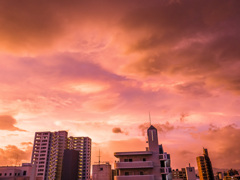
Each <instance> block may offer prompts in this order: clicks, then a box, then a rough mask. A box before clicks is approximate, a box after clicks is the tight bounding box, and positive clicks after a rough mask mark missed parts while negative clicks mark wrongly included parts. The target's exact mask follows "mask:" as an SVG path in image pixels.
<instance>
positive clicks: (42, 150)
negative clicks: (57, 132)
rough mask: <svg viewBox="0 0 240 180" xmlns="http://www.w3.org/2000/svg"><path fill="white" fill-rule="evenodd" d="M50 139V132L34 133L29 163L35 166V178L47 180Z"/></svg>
mask: <svg viewBox="0 0 240 180" xmlns="http://www.w3.org/2000/svg"><path fill="white" fill-rule="evenodd" d="M51 139H52V133H51V132H36V133H35V137H34V143H33V151H32V159H31V163H32V164H34V165H35V166H36V179H37V180H47V177H48V167H49V161H50V159H49V156H50V151H51Z"/></svg>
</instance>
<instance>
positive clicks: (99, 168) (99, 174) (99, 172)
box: [92, 163, 112, 180]
mask: <svg viewBox="0 0 240 180" xmlns="http://www.w3.org/2000/svg"><path fill="white" fill-rule="evenodd" d="M111 179H112V168H111V164H109V163H105V164H103V163H101V164H94V165H93V170H92V180H111Z"/></svg>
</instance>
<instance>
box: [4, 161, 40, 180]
mask: <svg viewBox="0 0 240 180" xmlns="http://www.w3.org/2000/svg"><path fill="white" fill-rule="evenodd" d="M35 171H36V166H35V165H32V164H31V163H23V164H22V166H1V167H0V179H1V180H36V178H35Z"/></svg>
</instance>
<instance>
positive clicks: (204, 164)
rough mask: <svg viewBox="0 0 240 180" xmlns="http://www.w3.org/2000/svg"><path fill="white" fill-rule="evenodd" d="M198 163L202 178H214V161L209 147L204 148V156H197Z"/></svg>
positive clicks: (203, 179)
mask: <svg viewBox="0 0 240 180" xmlns="http://www.w3.org/2000/svg"><path fill="white" fill-rule="evenodd" d="M197 165H198V173H199V179H200V180H214V175H213V169H212V163H211V161H210V158H209V156H208V150H207V149H205V148H203V156H198V157H197Z"/></svg>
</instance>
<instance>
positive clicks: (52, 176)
mask: <svg viewBox="0 0 240 180" xmlns="http://www.w3.org/2000/svg"><path fill="white" fill-rule="evenodd" d="M67 136H68V133H67V131H57V132H53V133H52V139H51V151H50V156H49V159H50V161H49V168H48V169H49V170H48V179H49V180H61V174H62V164H63V153H64V150H65V149H67V140H68V139H67Z"/></svg>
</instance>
